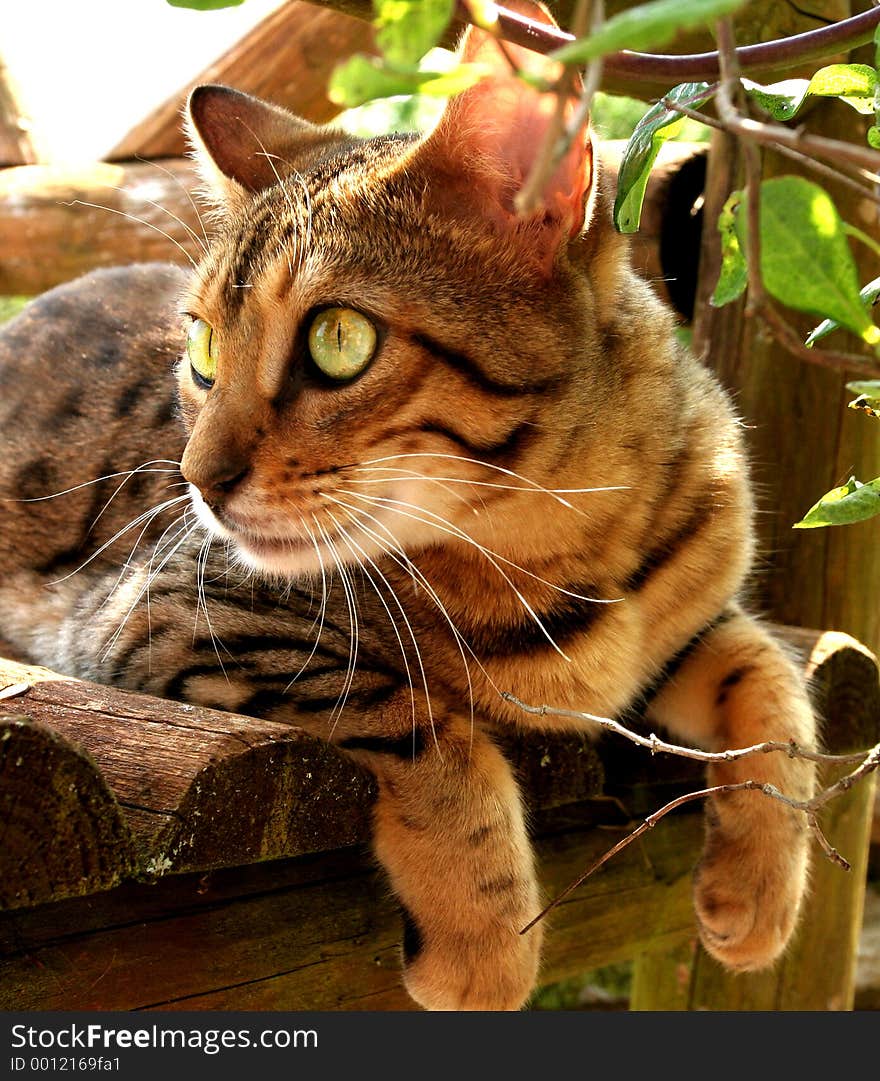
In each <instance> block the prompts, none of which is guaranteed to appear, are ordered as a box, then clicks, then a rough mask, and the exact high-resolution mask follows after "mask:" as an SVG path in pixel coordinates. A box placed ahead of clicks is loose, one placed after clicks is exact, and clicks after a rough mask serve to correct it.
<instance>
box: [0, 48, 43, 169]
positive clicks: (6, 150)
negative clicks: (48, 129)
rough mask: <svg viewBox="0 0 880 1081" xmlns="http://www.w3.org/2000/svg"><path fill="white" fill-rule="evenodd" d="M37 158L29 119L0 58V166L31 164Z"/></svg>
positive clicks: (7, 70)
mask: <svg viewBox="0 0 880 1081" xmlns="http://www.w3.org/2000/svg"><path fill="white" fill-rule="evenodd" d="M37 160H38V158H37V151H36V147H35V146H34V141H33V138H32V137H31V123H30V120H29V119H28V117H27V116H26V115H25V114H24V111H23V108H22V105H21V103H20V101H19V96H18V89H17V87H16V86H15V83H14V82H13V79H12V76H11V75H10V73H9V69H8V68H7V67H6V66H5V64H4V63H3V61H2V60H0V166H4V165H33V164H34V163H35V162H36V161H37Z"/></svg>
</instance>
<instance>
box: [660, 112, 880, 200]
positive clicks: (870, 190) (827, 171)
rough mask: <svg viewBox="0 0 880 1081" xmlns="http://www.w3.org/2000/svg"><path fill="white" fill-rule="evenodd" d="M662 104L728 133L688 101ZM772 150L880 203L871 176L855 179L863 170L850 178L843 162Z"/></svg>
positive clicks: (779, 146)
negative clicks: (828, 162)
mask: <svg viewBox="0 0 880 1081" xmlns="http://www.w3.org/2000/svg"><path fill="white" fill-rule="evenodd" d="M700 97H701V95H695V96H694V99H693V100H695V101H699V100H700ZM660 102H661V104H662V105H664V106H665V107H666V108H667V109H669V110H670V111H671V112H674V113H681V115H682V116H686V117H689V118H690V119H691V120H696V121H698V122H699V123H700V124H705V125H706V126H707V127H710V128H714V129H715V130H716V131H727V130H728V128H727V125H726V124H725V123H724V121H723V120H719V119H718V117H715V116H709V115H707V114H706V113H701V112H700V111H699V110H697V109H692V108H691V107H690V105H689V104H688V99H685V100H684V101H673V100H672V99H671V98H669V97H665V98H660ZM770 149H771V150H774V151H775V152H776V153H777V154H782V155H783V156H784V157H786V158H790V159H791V160H792V161H796V162H797V163H798V164H799V165H802V166H803V167H804V168H806V169H812V170H813V171H814V172H816V173H818V174H819V175H820V176H823V177H824V178H825V179H826V180H830V181H832V182H834V183H835V184H843V185H845V186H846V187H848V188H851V189H852V190H853V191H856V192H858V194H859V195H860V196H861V198H863V199H870V200H871V202H874V203H880V193H878V192H877V191H876V190H875V188H874V187H871V186H869V182H870V175H869V176H868V178H867V180H868V183H864V184H862V183H860V182H859V181H858V180H856V179H855V175H859V176H861V175H864V173H863V171H862V170H858V169H855V168H853V173H854V174H855V175H853V176H850V175H848V174H847V173H844V172H843V171H842V170H843V169H844V168H847V167H850V166H848V163H846V162H841V163H840V164H839V165H838V167H837V168H836V169H832V168H831V166H830V165H826V164H825V163H824V162H822V161H816V159H815V158H811V157H810V156H809V155H808V154H804V153H803V151H801V150H795V149H794V147H791V146H783V145H782V144H781V143H773V144H772V145H771V146H770Z"/></svg>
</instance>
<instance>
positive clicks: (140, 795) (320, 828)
mask: <svg viewBox="0 0 880 1081" xmlns="http://www.w3.org/2000/svg"><path fill="white" fill-rule="evenodd" d="M4 687H13V688H15V687H20V688H27V689H23V690H22V693H19V694H16V695H14V696H13V697H8V698H4V699H3V700H2V706H3V710H4V712H5V713H7V714H8V716H9V719H10V722H15V723H10V724H9V725H8V726H7V728H6V729H5V730H4V733H3V741H4V742H3V744H2V747H3V753H4V755H5V761H6V762H9V763H14V762H21V763H26V762H27V761H28V758H29V756H30V755H32V754H33V753H34V747H35V745H36V746H39V747H40V748H42V747H43V745H44V744H45V743H46V742H47V739H48V736H49V735H50V734H51V737H52V739H51V746H52V749H53V751H54V757H53V756H51V755H49V754H48V753H47V752H43V756H42V758H39V759H38V764H39V766H40V770H39V772H38V774H37V777H38V778H52V777H54V776H55V775H60V774H61V770H62V765H63V767H64V769H66V770H67V772H68V773H71V774H73V772H76V771H78V772H76V776H77V777H78V778H80V780H79V782H78V783H77V784H76V785H73V786H68V787H66V788H62V789H60V790H56V787H55V786H54V785H49V786H48V787H47V788H46V793H47V794H48V797H49V802H48V804H47V808H46V811H45V813H43V812H41V811H40V800H41V798H42V793H43V788H42V787H41V785H40V784H39V783H37V782H35V784H34V786H32V787H30V788H28V792H27V793H26V797H27V798H25V794H22V792H21V791H20V790H19V787H12V788H10V791H9V794H8V795H9V799H12V800H14V801H16V805H18V803H20V804H21V806H22V807H23V808H26V809H27V812H28V814H27V824H28V831H27V833H26V834H22V835H21V836H19V833H16V832H10V831H7V833H6V835H5V840H6V842H7V843H6V844H4V845H3V846H2V848H0V880H2V881H3V882H4V883H5V885H6V893H7V895H6V896H5V897H4V904H5V907H13V906H14V905H22V904H36V903H40V902H44V901H48V900H57V899H59V898H62V897H66V896H71V895H73V894H74V893H76V894H79V893H86V892H96V891H98V890H100V889H105V888H107V886H108V885H112V884H115V883H116V882H118V881H119V880H120V878H121V877H122V875H123V873H126V872H127V873H128V874H133V875H139V876H143V877H156V876H161V875H164V874H169V873H172V872H182V871H188V870H200V871H206V870H211V869H214V868H217V867H231V866H236V865H241V864H246V863H253V862H256V861H259V860H267V859H278V858H280V857H283V856H292V855H299V854H301V853H306V852H314V851H323V850H327V849H333V848H338V847H342V846H345V845H349V844H354V843H356V842H358V841H363V840H365V839H366V838H367V837H368V835H369V818H370V808H371V804H372V798H373V792H374V789H373V784H372V781H371V779H369V778H368V777H367V776H366V775H365V774H364V773H362V771H361V770H359V769H358V768H357V767H356V766H355V765H354V764H353V762H352V761H351V759H350V758H348V757H347V756H346V755H343V754H341V753H339V752H338V751H336V750H335V749H334V748H333V747H331V746H330V744H328V743H326V742H325V741H323V740H320V739H316V738H315V737H313V736H309V735H307V734H306V733H304V732H302V731H301V730H299V729H297V728H294V727H291V726H287V725H282V724H277V723H274V722H271V721H262V720H257V719H256V718H251V717H241V716H237V715H235V714H227V713H222V712H220V711H218V710H210V709H203V708H201V707H196V706H190V705H184V704H180V703H176V702H169V701H165V700H161V699H156V698H152V697H150V696H148V695H138V694H132V693H130V692H127V691H120V690H116V689H115V688H110V687H104V686H99V685H98V684H93V683H88V682H84V681H83V682H81V681H78V680H71V679H66V678H65V677H63V676H59V675H57V674H55V673H53V672H49V671H48V670H46V669H42V668H36V667H33V666H28V665H22V664H18V663H16V662H13V661H0V693H2V688H4ZM506 746H507V747H508V749H509V753H510V756H511V758H512V760H513V761H514V763H516V765H517V768H518V773H519V777H520V781H521V784H522V786H523V789H524V791H525V792H526V793H527V794H528V798H529V799H530V802H532V804H533V805H534V806H556V805H559V804H562V803H570V802H575V801H578V800H581V799H584V798H586V797H588V796H591V795H593V794H595V793H597V792H598V791H600V790H601V785H602V780H603V773H602V769H601V766H600V764H599V762H598V758H597V756H596V752H595V750H594V749H593V747H592V746H591V745H590V744H589V742H588V741H587V740H586V739H585V738H584V737H582V736H568V737H565V738H563V739H561V740H560V739H556V740H554V739H552V738H550V737H548V736H546V735H544V734H542V733H528V734H526V735H524V736H522V737H521V738H518V739H508V740H507V741H506ZM43 759H45V760H46V761H45V765H43ZM10 769H11V767H10ZM64 775H65V776H66V773H65V774H64ZM0 776H2V775H0ZM22 776H25V777H26V776H27V775H26V774H24V775H22ZM96 793H97V794H103V802H100V801H99V799H98V795H97V794H96ZM93 805H94V808H95V809H92V808H93ZM88 813H91V817H92V818H97V819H98V822H99V825H101V826H102V828H103V829H104V832H105V833H107V832H109V833H110V834H111V837H112V836H115V834H113V832H112V830H113V829H115V830H116V832H117V833H124V834H125V836H126V837H128V836H129V835H130V838H131V841H130V844H129V847H128V848H127V849H125V852H124V853H123V854H120V855H119V856H116V855H114V856H113V858H112V859H110V857H109V856H108V860H109V861H110V865H111V869H110V871H109V872H108V871H106V869H105V868H104V866H103V864H102V863H101V862H100V861H95V866H96V877H95V879H94V881H91V880H90V879H89V876H88V871H87V870H85V871H84V870H83V866H84V860H83V859H82V858H80V857H79V855H78V852H79V849H77V848H76V847H75V846H73V843H72V842H73V841H76V840H77V839H78V833H77V830H80V831H84V828H83V827H80V826H79V823H80V821H81V819H82V818H83V816H84V815H86V814H88ZM105 818H106V824H104V820H105ZM43 822H44V823H45V825H44V826H41V823H43ZM66 822H67V823H69V825H67V826H65V827H64V829H63V830H62V825H63V824H64V823H66ZM92 833H93V834H96V835H97V827H93V828H92ZM89 836H91V834H89ZM108 843H109V842H108ZM68 847H69V849H70V853H71V858H70V861H69V865H66V864H65V863H64V853H65V851H67V849H68ZM81 847H82V845H80V848H81ZM91 847H92V848H94V847H95V844H94V843H92V846H91ZM43 850H46V851H50V852H51V853H53V854H54V855H53V860H52V861H49V859H48V857H47V858H46V859H42V860H41V861H37V860H36V859H34V858H32V857H31V856H30V855H29V854H30V853H31V852H32V851H33V852H42V851H43ZM89 851H91V849H89ZM114 851H115V850H114ZM49 862H51V866H52V873H51V874H49V873H48V872H47V871H46V870H45V867H46V866H48V863H49ZM108 875H109V877H108ZM0 907H3V905H0Z"/></svg>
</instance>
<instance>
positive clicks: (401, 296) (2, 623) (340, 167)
mask: <svg viewBox="0 0 880 1081" xmlns="http://www.w3.org/2000/svg"><path fill="white" fill-rule="evenodd" d="M534 13H535V14H536V16H537V17H540V18H543V17H544V15H543V14H542V13H541V12H539V11H537V10H535V12H534ZM511 48H512V47H511ZM463 53H464V58H465V59H466V60H468V61H471V62H475V63H483V64H485V65H486V68H487V70H488V71H489V72H490V74H489V75H488V76H487V77H486V78H485V79H484V81H482V82H481V83H479V84H478V85H476V86H475V87H473V88H472V89H470V90H468V91H466V92H465V93H463V94H461V95H459V96H458V97H455V98H453V99H451V100H450V101H449V103H448V106H447V108H446V110H445V112H444V114H443V116H442V118H441V120H440V121H439V123H438V125H437V126H436V127H435V128H434V130H433V131H431V132H429V133H428V134H427V135H423V136H412V135H391V136H387V137H382V138H376V139H370V140H365V141H364V140H357V139H353V138H349V137H348V136H346V135H344V134H342V133H341V132H339V131H335V130H329V129H324V128H318V127H314V126H312V125H310V124H308V123H306V122H305V121H302V120H300V119H298V118H296V117H294V116H292V115H291V114H289V113H287V112H286V111H285V110H283V109H281V108H279V107H276V106H273V105H271V104H268V103H265V102H262V101H259V100H257V99H255V98H253V97H250V96H248V95H245V94H243V93H240V92H237V91H235V90H231V89H229V88H225V87H220V86H203V87H199V88H197V89H196V90H195V91H194V92H193V93H192V95H191V97H190V99H189V103H188V108H187V124H188V129H189V133H190V137H191V140H192V143H193V145H194V148H195V154H196V157H197V159H198V161H199V163H200V167H201V169H202V173H203V177H204V181H205V184H206V186H207V187H208V189H209V191H210V193H211V194H210V198H211V200H212V201H213V205H214V216H215V222H214V224H215V235H214V238H213V239H212V241H211V244H210V247H209V249H208V250H207V252H206V254H205V256H204V258H203V259H202V260H201V261H200V262H199V264H198V266H197V267H196V269H195V270H194V272H193V273H192V274H189V273H184V272H183V271H182V270H180V269H177V268H174V267H171V266H160V265H143V266H139V265H135V266H131V267H127V268H119V269H114V270H103V271H97V272H94V273H92V274H91V275H88V276H87V277H85V278H83V279H81V280H80V281H78V282H75V283H73V284H70V285H67V286H63V287H60V288H59V289H56V290H54V291H52V292H50V293H48V294H46V295H44V296H43V297H41V298H38V299H37V300H36V301H34V302H33V303H32V304H31V305H30V306H29V307H28V308H27V309H26V310H25V311H24V312H23V313H22V314H21V315H20V316H19V317H18V318H17V319H16V320H14V321H13V322H12V323H11V324H9V325H8V326H7V327H6V328H5V329H4V331H3V333H2V338H0V362H2V366H0V386H2V403H0V431H2V440H3V453H2V456H0V496H2V497H4V498H5V499H6V500H8V501H7V502H4V503H3V504H2V515H3V525H2V536H0V572H2V575H0V628H2V632H3V633H4V635H5V636H7V637H9V638H10V639H11V640H12V641H13V643H14V644H15V645H16V646H17V647H18V648H19V649H22V650H23V651H24V652H25V653H26V654H27V656H28V657H30V658H31V659H32V660H33V661H35V662H38V663H41V664H45V665H48V666H50V667H52V668H55V669H56V670H61V671H64V672H68V673H71V674H76V675H79V676H82V677H86V678H91V679H95V680H98V681H103V682H113V683H116V684H119V685H121V686H125V687H130V688H135V689H138V690H141V691H145V692H149V693H152V694H156V695H162V696H167V697H174V698H182V699H187V700H190V701H194V702H199V703H203V704H206V705H210V706H214V707H218V708H223V709H230V710H234V711H237V712H240V713H245V714H255V715H259V716H262V717H266V718H270V719H273V720H278V721H283V722H287V723H294V724H297V725H301V726H303V727H305V728H307V729H308V730H309V731H311V732H313V733H315V734H317V735H319V736H322V737H324V738H326V739H330V740H332V742H333V743H334V744H336V745H337V746H338V747H340V748H342V749H343V750H345V751H346V752H348V753H349V754H351V755H353V756H355V757H356V759H357V760H359V761H360V762H362V763H363V764H364V765H366V766H367V767H368V768H369V769H370V770H371V771H372V772H373V773H374V774H375V776H376V779H377V783H378V797H377V802H376V805H375V812H374V838H375V849H376V852H377V855H378V857H379V859H380V861H381V863H382V864H383V865H384V867H385V869H386V870H387V873H388V875H389V878H390V881H391V884H392V886H393V889H394V891H395V893H396V895H397V897H398V898H399V901H400V904H401V908H402V911H403V919H404V936H403V939H404V941H403V946H404V950H403V953H404V956H403V961H402V965H403V979H404V981H405V984H406V987H407V988H408V990H409V992H410V994H411V995H412V997H413V998H414V999H415V1001H416V1002H417V1003H419V1004H420V1005H421V1006H423V1007H425V1008H427V1009H446V1010H451V1009H454V1010H463V1009H470V1010H474V1009H483V1010H515V1009H519V1008H521V1007H522V1006H523V1004H524V1003H525V1002H526V1001H527V999H528V996H529V994H530V993H531V991H532V989H533V988H534V986H535V983H536V980H537V977H538V970H539V961H540V949H541V935H542V925H541V924H538V925H537V926H536V927H535V928H534V929H533V930H531V931H530V932H529V933H528V934H525V935H521V934H520V929H521V928H523V927H524V925H525V924H526V923H528V922H529V921H530V920H531V919H532V918H533V917H534V916H535V915H536V913H537V912H538V911H539V909H540V907H541V898H540V893H539V888H538V884H537V875H536V869H535V866H534V859H533V855H532V852H531V848H530V844H529V840H528V837H527V832H526V827H525V823H524V814H523V808H522V806H521V802H520V799H519V795H518V792H517V786H516V782H515V779H514V777H513V774H512V772H511V769H510V766H509V765H508V763H507V762H506V760H505V759H504V758H503V756H502V754H501V753H500V752H499V750H498V749H497V748H496V746H495V743H494V742H493V738H492V733H493V731H497V730H499V729H509V728H510V726H518V725H527V724H539V725H542V726H543V727H544V728H546V729H556V730H560V729H562V728H564V727H566V726H571V725H572V724H574V723H576V722H573V721H571V720H565V719H562V718H559V717H554V716H550V715H548V716H543V717H540V718H536V717H530V716H527V715H526V714H524V713H522V712H521V711H519V710H517V709H516V708H515V707H514V706H513V705H512V704H510V703H509V702H508V701H507V700H505V699H504V698H502V696H501V693H500V692H501V691H507V692H512V693H513V694H515V695H517V696H518V697H519V698H521V699H523V700H525V701H526V702H530V703H536V704H539V703H548V704H551V705H553V706H557V707H562V708H567V709H571V710H580V711H586V712H590V713H594V714H598V715H605V716H614V715H619V714H621V713H622V712H623V711H625V710H626V709H627V707H628V706H630V705H631V704H632V703H634V702H647V703H648V705H647V711H648V712H647V716H648V719H649V721H650V723H652V724H656V725H659V726H662V727H663V728H664V729H666V730H667V731H668V732H670V733H671V734H672V735H673V737H675V738H677V739H679V740H681V741H687V742H690V743H693V744H696V745H699V746H702V747H706V748H709V749H722V748H725V747H738V746H743V745H749V744H753V743H757V742H760V741H762V740H766V739H776V740H790V739H794V740H796V741H797V742H798V743H800V744H802V745H805V746H809V745H811V744H812V743H813V741H814V719H813V715H812V712H811V708H810V704H809V701H808V697H807V694H806V691H805V688H804V686H803V683H802V680H801V677H800V674H799V672H798V671H797V670H796V668H795V666H794V665H793V664H792V663H791V662H790V661H789V659H788V658H787V657H786V655H785V653H784V651H783V649H782V648H781V647H780V645H779V644H778V643H777V642H776V641H775V640H774V639H773V637H772V636H771V635H770V633H768V631H767V630H766V629H764V628H763V627H762V626H761V625H760V623H759V622H757V621H756V620H755V619H754V618H752V617H751V616H750V615H748V614H747V613H746V612H745V611H744V610H743V608H742V607H741V605H740V603H739V601H738V599H737V598H738V596H739V594H740V592H741V590H742V588H743V583H744V581H745V578H746V575H747V573H748V571H749V567H750V564H751V560H752V556H753V546H754V545H753V533H752V522H751V519H752V498H751V494H750V490H749V483H748V476H747V465H746V457H745V453H744V448H743V442H742V436H741V426H740V423H739V421H738V418H737V417H736V415H735V413H734V412H733V410H732V407H731V404H730V402H729V400H728V398H727V396H726V394H725V393H724V392H723V390H722V389H721V388H720V386H719V385H718V383H717V382H716V380H715V379H714V377H712V376H711V375H710V374H709V373H708V372H707V371H706V370H705V368H704V367H703V366H702V365H701V364H699V363H698V362H697V361H696V360H695V359H693V358H692V357H691V356H690V355H689V354H688V353H687V352H686V351H685V350H684V349H683V348H682V347H681V346H680V345H679V344H678V342H677V340H676V338H675V335H674V320H673V317H672V315H671V314H670V313H669V312H668V311H667V310H666V308H665V307H664V305H663V304H662V303H661V302H660V301H659V300H658V299H657V298H656V297H655V295H654V294H653V292H652V291H651V289H650V287H649V286H648V285H646V284H645V283H644V282H643V281H641V280H640V279H639V278H638V277H637V276H636V275H635V273H634V272H633V270H632V269H631V267H630V264H629V261H628V255H627V240H626V238H624V237H622V236H620V235H619V234H618V233H616V232H615V230H614V228H613V226H612V223H611V216H610V195H609V192H608V190H607V185H604V184H603V178H602V172H601V164H600V159H599V156H598V154H597V153H596V152H595V150H594V142H593V136H592V135H591V133H590V132H589V130H587V129H584V130H582V132H581V133H580V135H579V136H578V138H576V139H575V141H574V142H573V144H572V146H571V148H570V150H569V151H568V153H567V155H566V156H565V158H564V159H563V160H562V161H561V162H560V164H559V166H558V167H557V168H556V170H555V172H554V173H553V175H552V176H551V177H550V179H549V180H548V181H547V182H546V184H545V186H544V189H543V191H542V192H541V197H542V205H541V208H540V209H539V210H538V211H536V212H534V213H532V214H531V215H529V216H526V217H524V218H523V217H518V216H517V214H516V213H515V210H514V204H513V200H514V197H515V194H516V192H517V191H518V190H519V188H520V186H521V184H522V182H523V180H524V178H525V176H526V175H527V174H528V173H529V171H530V169H531V167H532V165H533V163H534V159H535V155H536V153H537V148H538V147H539V146H540V144H541V141H542V138H543V135H544V133H545V132H546V130H547V125H548V123H549V116H550V114H551V112H552V104H553V99H552V97H549V96H548V95H546V94H541V93H539V92H538V91H537V90H535V89H533V88H532V87H530V86H528V85H526V83H524V82H522V81H520V80H517V79H515V78H513V77H512V76H511V73H510V70H509V67H508V65H507V61H506V59H505V58H504V57H503V56H502V55H501V54H500V52H499V51H498V49H497V46H496V44H495V42H494V41H493V40H492V39H491V37H489V35H487V34H486V33H484V32H482V31H480V30H476V29H472V30H470V31H469V32H468V33H467V35H466V38H465V42H464V45H463ZM512 55H514V56H515V57H516V58H517V59H518V61H519V62H520V63H522V64H523V65H525V66H528V67H529V68H530V69H532V70H533V71H538V72H542V73H544V74H547V73H548V68H547V64H548V62H547V61H546V60H544V59H543V58H540V57H537V56H535V55H533V54H530V53H527V52H526V51H525V50H521V49H513V48H512ZM180 313H184V314H180ZM175 385H176V389H175ZM181 421H182V423H181ZM95 476H102V477H109V478H111V479H107V480H104V481H102V482H101V483H97V484H93V485H85V484H82V482H83V481H84V480H87V479H89V478H92V477H95ZM175 485H177V486H175ZM66 489H73V490H72V491H70V492H69V493H68V494H67V495H65V496H64V497H59V498H56V499H49V500H44V499H42V498H41V497H44V496H46V495H47V494H49V493H52V492H59V491H62V490H66ZM114 493H115V495H114V498H113V499H112V500H111V501H110V502H109V503H108V499H109V497H110V495H111V494H114ZM29 499H33V500H36V501H31V502H28V501H26V500H29ZM133 521H134V522H135V524H134V525H133V526H131V528H129V529H128V530H127V531H126V530H125V527H126V526H127V525H128V524H129V523H131V522H133ZM120 531H122V532H121V533H120ZM135 541H137V543H136V544H135ZM77 568H81V569H77ZM74 570H76V573H72V572H73V571H74ZM147 587H149V606H148V605H147V603H146V599H145V597H146V593H147ZM199 612H201V617H202V618H201V622H200V625H199V626H200V629H199V632H198V633H197V634H196V636H195V637H194V636H193V630H192V628H193V618H194V616H195V615H196V614H197V613H199ZM751 777H754V778H758V779H760V780H762V781H767V782H770V783H772V784H774V785H776V786H777V787H778V788H780V789H782V790H783V791H785V792H786V793H788V794H789V795H790V796H793V797H797V798H806V797H808V796H809V795H810V794H811V793H812V791H813V784H814V777H813V768H812V766H811V765H810V764H809V763H808V762H805V761H802V760H797V759H792V758H789V757H786V756H781V755H775V756H774V755H767V756H761V757H760V758H759V759H751V760H746V761H745V762H737V763H728V764H724V765H718V766H713V767H712V768H710V770H709V781H710V783H713V784H718V783H723V782H734V781H738V780H742V779H745V778H751ZM806 876H807V833H806V830H805V828H804V823H803V820H802V817H799V816H798V815H797V813H796V812H794V811H792V810H791V809H789V808H788V807H785V806H783V805H782V804H780V803H778V802H775V801H773V800H770V799H766V798H762V797H760V796H759V795H757V794H755V793H742V792H740V793H734V794H724V795H722V796H718V797H716V798H714V799H712V800H710V801H709V802H708V804H707V813H706V844H705V850H704V853H703V855H702V858H701V860H700V863H699V866H698V868H697V871H696V875H695V887H694V891H695V892H694V900H695V908H696V913H697V918H698V925H699V930H700V935H701V937H702V941H703V943H704V944H705V946H706V948H707V950H708V951H709V952H710V953H711V954H713V955H714V956H715V957H717V958H718V959H719V960H720V961H721V962H723V963H724V964H725V965H727V966H729V967H731V968H733V969H739V970H748V969H755V968H760V967H763V966H766V965H769V964H771V963H772V962H773V961H774V960H775V959H776V958H777V957H778V956H779V954H780V953H781V951H782V950H783V949H784V947H785V944H786V942H787V941H788V939H789V936H790V934H791V931H792V928H793V926H794V925H795V922H796V918H797V915H798V911H799V908H800V907H801V900H802V897H803V893H804V889H805V882H806Z"/></svg>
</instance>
